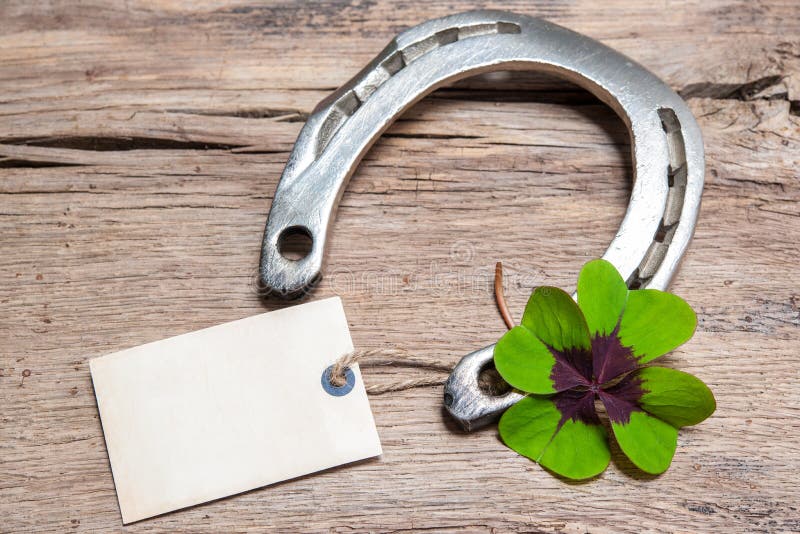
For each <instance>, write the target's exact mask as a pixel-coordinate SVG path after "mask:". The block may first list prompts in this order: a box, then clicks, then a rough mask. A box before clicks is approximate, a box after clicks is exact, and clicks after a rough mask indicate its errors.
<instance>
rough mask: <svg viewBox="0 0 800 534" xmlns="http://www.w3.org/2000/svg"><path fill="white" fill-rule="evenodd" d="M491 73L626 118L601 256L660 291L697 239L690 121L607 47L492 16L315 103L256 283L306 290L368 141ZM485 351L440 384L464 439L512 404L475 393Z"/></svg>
mask: <svg viewBox="0 0 800 534" xmlns="http://www.w3.org/2000/svg"><path fill="white" fill-rule="evenodd" d="M496 70H538V71H543V72H547V73H549V74H554V75H556V76H560V77H562V78H565V79H567V80H569V81H570V82H573V83H575V84H577V85H579V86H581V87H583V88H584V89H586V90H588V91H590V92H591V93H593V94H594V95H595V96H597V97H598V98H599V99H600V100H602V101H603V102H604V103H606V104H607V105H609V106H610V107H611V108H612V109H613V110H614V111H615V112H616V113H617V114H618V115H619V116H620V117H621V118H622V119H623V121H624V122H625V124H626V125H627V127H628V130H629V133H630V135H631V146H632V152H633V161H634V183H633V187H632V191H631V198H630V203H629V205H628V209H627V212H626V214H625V217H624V219H623V221H622V224H621V226H620V228H619V230H618V231H617V234H616V236H615V237H614V239H613V240H612V241H611V244H610V245H609V247H608V249H607V250H606V253H605V254H604V255H603V258H604V259H606V260H608V261H610V262H611V263H612V264H614V266H615V267H616V268H617V270H618V271H619V272H620V273H621V274H622V276H623V278H625V279H626V280H627V282H628V286H629V287H631V288H645V287H647V288H655V289H665V288H666V286H667V285H668V284H669V282H670V279H671V278H672V275H673V274H674V272H675V270H676V269H677V267H678V263H679V262H680V259H681V257H682V256H683V253H684V251H685V250H686V248H687V246H688V244H689V241H690V240H691V237H692V234H693V233H694V227H695V223H696V221H697V215H698V212H699V208H700V197H701V195H702V190H703V179H704V153H703V143H702V138H701V134H700V129H699V127H698V126H697V123H696V121H695V119H694V117H693V116H692V113H691V111H690V110H689V108H688V107H687V106H686V104H685V102H684V101H683V100H682V99H681V97H680V96H678V95H677V94H676V93H675V92H674V91H673V90H672V89H671V88H670V87H669V86H668V85H666V84H665V83H664V82H662V81H661V80H660V79H658V78H657V77H656V76H655V75H653V74H652V73H650V72H649V71H647V70H646V69H645V68H644V67H642V66H640V65H638V64H637V63H635V62H634V61H632V60H631V59H629V58H627V57H625V56H624V55H622V54H620V53H618V52H616V51H614V50H612V49H611V48H609V47H607V46H605V45H603V44H601V43H599V42H597V41H595V40H593V39H590V38H589V37H586V36H584V35H581V34H578V33H575V32H573V31H571V30H568V29H566V28H563V27H561V26H557V25H555V24H552V23H550V22H547V21H545V20H542V19H537V18H533V17H528V16H525V15H518V14H514V13H508V12H504V11H490V10H485V11H472V12H467V13H461V14H457V15H453V16H449V17H444V18H440V19H435V20H430V21H427V22H424V23H422V24H420V25H418V26H416V27H414V28H411V29H409V30H407V31H405V32H403V33H401V34H400V35H398V36H397V37H396V38H395V39H394V40H393V41H392V42H391V43H389V45H388V46H387V47H386V48H385V49H384V50H383V51H382V52H381V53H380V54H379V55H378V57H376V58H375V59H374V60H373V61H372V62H370V63H369V64H368V65H367V66H366V67H365V68H364V69H363V70H362V71H361V72H359V73H358V74H357V75H356V76H355V77H354V78H353V79H351V80H350V81H349V82H347V83H345V84H344V85H343V86H342V87H341V88H340V89H338V90H337V91H335V92H334V93H333V94H331V95H330V96H329V97H328V98H326V99H325V100H323V101H322V102H320V104H319V105H318V106H317V108H316V109H315V110H314V113H313V114H312V115H311V116H310V117H309V118H308V121H307V122H306V125H305V126H304V127H303V129H302V131H301V132H300V135H299V136H298V138H297V141H296V143H295V147H294V150H293V151H292V154H291V156H290V157H289V161H288V163H287V165H286V168H285V169H284V171H283V175H282V176H281V180H280V182H279V183H278V187H277V191H276V193H275V197H274V200H273V203H272V207H271V209H270V214H269V218H268V220H267V226H266V230H265V232H264V240H263V244H262V252H261V263H260V281H261V283H262V285H263V286H264V287H265V288H267V289H268V290H270V291H271V292H272V293H275V294H278V295H281V296H284V297H287V298H294V297H298V296H302V295H303V294H304V293H305V292H306V291H308V290H309V289H310V288H311V287H313V285H314V284H315V283H316V282H317V281H318V280H319V279H320V277H321V273H322V264H323V257H324V250H325V244H326V240H327V236H328V232H329V229H330V226H331V223H332V221H333V218H334V216H335V212H336V206H337V204H338V202H339V199H340V198H341V196H342V193H343V191H344V189H345V187H346V185H347V182H348V180H349V178H350V176H351V175H352V173H353V171H354V170H355V168H356V166H357V165H358V164H359V162H360V161H361V158H362V157H363V156H364V154H365V153H366V152H367V151H368V150H369V148H370V146H372V143H374V141H375V140H376V139H377V138H378V137H379V136H380V135H381V133H383V132H384V131H385V130H386V128H388V127H389V126H390V125H391V124H392V122H394V120H395V119H396V118H397V117H398V116H400V115H401V114H402V113H403V112H404V111H406V110H407V109H408V108H409V107H410V106H412V105H413V104H414V103H415V102H417V101H418V100H419V99H421V98H423V97H424V96H425V95H427V94H429V93H430V92H432V91H433V90H435V89H436V88H438V87H441V86H442V85H444V84H446V83H449V82H453V81H456V80H459V79H462V78H466V77H469V76H472V75H475V74H479V73H483V72H489V71H496ZM298 232H301V233H302V234H303V235H304V236H306V237H307V238H308V239H310V240H311V246H310V249H309V250H308V253H307V255H306V256H305V257H303V258H300V259H296V258H287V257H284V256H283V255H282V254H281V248H282V243H283V242H284V240H286V239H287V238H289V237H291V235H294V234H297V233H298ZM493 348H494V346H493V345H491V346H488V347H485V348H483V349H480V350H478V351H475V352H473V353H471V354H470V355H468V356H466V357H464V358H463V359H462V361H461V362H460V363H459V364H458V365H457V366H456V368H455V369H454V370H453V373H452V375H451V376H450V379H449V380H448V382H447V384H446V385H445V406H446V408H447V410H448V411H449V412H450V414H451V415H452V416H453V417H454V418H455V419H456V420H458V421H459V422H460V423H461V424H462V426H464V428H466V429H467V430H472V429H475V428H478V427H480V426H483V425H484V424H487V423H489V422H491V421H493V420H495V419H496V418H497V417H499V415H500V414H501V413H502V412H503V410H505V409H506V408H508V407H509V406H511V405H512V404H513V403H514V402H516V401H517V400H519V398H521V396H520V395H519V394H517V393H514V392H510V393H507V394H505V395H503V396H491V395H489V394H487V393H484V392H483V391H481V390H480V388H479V387H478V374H479V373H480V372H481V371H482V370H483V369H485V368H486V367H487V366H490V365H491V363H492V356H493Z"/></svg>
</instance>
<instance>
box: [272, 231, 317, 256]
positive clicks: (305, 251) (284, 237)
mask: <svg viewBox="0 0 800 534" xmlns="http://www.w3.org/2000/svg"><path fill="white" fill-rule="evenodd" d="M313 246H314V238H312V237H311V232H309V231H308V228H306V227H304V226H290V227H289V228H287V229H285V230H284V231H283V232H281V235H280V236H279V237H278V252H280V253H281V256H283V257H284V258H286V259H287V260H292V261H298V260H302V259H303V258H305V257H306V256H308V255H309V254H311V249H312V248H313Z"/></svg>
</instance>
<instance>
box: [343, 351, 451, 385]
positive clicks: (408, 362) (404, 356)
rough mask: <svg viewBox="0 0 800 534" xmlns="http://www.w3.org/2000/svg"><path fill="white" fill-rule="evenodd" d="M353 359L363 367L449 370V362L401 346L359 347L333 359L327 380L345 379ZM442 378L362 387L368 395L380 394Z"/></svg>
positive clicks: (430, 382)
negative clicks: (396, 347) (410, 351)
mask: <svg viewBox="0 0 800 534" xmlns="http://www.w3.org/2000/svg"><path fill="white" fill-rule="evenodd" d="M356 362H358V364H359V365H360V366H364V367H416V368H418V369H428V370H431V371H437V372H442V373H449V372H450V371H451V370H452V369H451V367H450V366H449V365H445V364H443V363H442V362H440V361H437V360H432V359H427V358H420V357H416V356H411V354H409V353H408V352H407V351H404V350H401V349H373V350H360V351H355V352H350V353H348V354H345V355H344V356H342V357H341V358H339V359H338V360H336V362H335V363H334V364H333V369H331V384H333V385H334V386H336V387H340V386H342V385H344V383H345V382H346V378H345V376H344V372H345V369H347V368H348V367H350V366H351V365H353V364H354V363H356ZM444 381H445V378H416V379H410V380H403V381H400V382H392V383H388V384H372V385H369V386H367V387H366V389H367V393H369V394H370V395H382V394H383V393H389V392H391V391H403V390H406V389H412V388H419V387H427V386H440V385H442V384H444Z"/></svg>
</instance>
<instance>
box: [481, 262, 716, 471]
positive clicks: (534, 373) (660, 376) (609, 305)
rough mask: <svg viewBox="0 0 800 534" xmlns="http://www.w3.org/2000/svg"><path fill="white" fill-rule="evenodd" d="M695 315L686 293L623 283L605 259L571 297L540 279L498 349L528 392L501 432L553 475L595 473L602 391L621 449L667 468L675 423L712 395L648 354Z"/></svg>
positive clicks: (501, 368) (708, 408)
mask: <svg viewBox="0 0 800 534" xmlns="http://www.w3.org/2000/svg"><path fill="white" fill-rule="evenodd" d="M696 325H697V318H696V316H695V314H694V312H693V311H692V309H691V308H690V307H689V305H688V304H687V303H686V302H685V301H683V299H681V298H680V297H677V296H675V295H672V294H670V293H666V292H663V291H658V290H655V289H638V290H628V287H627V286H626V285H625V281H624V280H623V279H622V277H621V276H620V274H619V273H618V272H617V270H616V268H615V267H614V266H613V265H612V264H611V263H609V262H607V261H605V260H594V261H590V262H589V263H587V264H586V265H585V266H584V267H583V269H582V270H581V273H580V275H579V277H578V302H577V303H576V302H575V301H574V300H573V299H572V298H571V297H570V295H569V294H567V293H566V292H564V291H562V290H561V289H558V288H555V287H539V288H537V289H536V290H535V291H534V292H533V294H532V295H531V297H530V300H528V304H527V306H526V307H525V313H524V314H523V316H522V324H521V325H520V326H516V327H514V328H512V329H511V330H509V331H508V332H507V333H506V334H505V335H504V336H503V337H502V338H501V339H500V341H498V343H497V346H496V347H495V350H494V362H495V367H496V368H497V371H498V372H499V373H500V375H502V377H503V378H504V379H505V380H506V381H507V382H508V383H509V384H511V386H512V387H514V388H516V389H518V390H520V391H522V392H525V393H527V394H528V395H527V396H525V397H524V398H523V399H522V400H520V401H519V402H518V403H517V404H515V405H513V406H512V407H511V408H509V409H508V410H506V412H505V413H504V414H503V416H502V418H501V419H500V423H499V431H500V437H501V438H502V440H503V442H505V444H506V445H508V446H509V447H510V448H512V449H514V450H515V451H517V452H518V453H519V454H521V455H523V456H527V457H528V458H530V459H531V460H534V461H535V462H537V463H539V464H540V465H542V466H544V467H546V468H547V469H549V470H551V471H553V472H555V473H557V474H559V475H562V476H565V477H568V478H571V479H586V478H591V477H593V476H595V475H598V474H600V473H601V472H603V471H604V470H605V468H606V467H607V466H608V463H609V460H610V458H611V453H610V449H609V445H608V437H607V433H606V428H605V426H604V425H603V424H602V422H601V420H600V417H599V416H598V414H597V411H596V409H595V402H596V400H597V399H599V400H600V401H601V402H602V404H603V406H604V407H605V412H606V414H607V416H608V420H609V422H610V425H611V429H612V431H613V433H614V436H615V438H616V441H617V443H618V444H619V446H620V448H621V449H622V451H623V452H624V453H625V455H627V456H628V458H630V460H631V461H632V462H633V463H634V464H635V465H636V466H637V467H639V468H640V469H642V470H643V471H645V472H647V473H651V474H659V473H663V472H664V471H666V469H667V468H668V467H669V465H670V463H671V461H672V457H673V455H674V454H675V447H676V445H677V438H678V429H679V428H680V427H683V426H687V425H695V424H697V423H699V422H701V421H703V420H704V419H706V418H707V417H708V416H709V415H711V414H712V413H713V412H714V410H715V408H716V403H715V401H714V396H713V395H712V393H711V391H710V390H709V389H708V387H707V386H706V385H705V384H703V382H701V381H700V380H699V379H697V378H695V377H694V376H692V375H690V374H687V373H684V372H681V371H677V370H675V369H668V368H665V367H649V366H648V367H645V366H644V364H646V363H648V362H651V361H652V360H654V359H656V358H658V357H659V356H662V355H664V354H666V353H667V352H670V351H671V350H673V349H675V348H676V347H678V346H680V345H681V344H683V343H684V342H686V341H687V340H688V339H689V338H690V337H692V334H693V333H694V330H695V327H696Z"/></svg>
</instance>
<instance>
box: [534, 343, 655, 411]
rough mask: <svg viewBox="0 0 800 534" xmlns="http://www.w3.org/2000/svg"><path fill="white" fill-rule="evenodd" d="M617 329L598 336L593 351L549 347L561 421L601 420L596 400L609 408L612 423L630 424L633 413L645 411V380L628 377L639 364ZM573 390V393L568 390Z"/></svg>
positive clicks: (552, 377) (593, 344) (552, 376)
mask: <svg viewBox="0 0 800 534" xmlns="http://www.w3.org/2000/svg"><path fill="white" fill-rule="evenodd" d="M618 330H619V327H617V328H615V329H614V331H613V332H612V333H611V335H608V336H601V335H595V336H593V337H592V340H591V350H586V349H583V348H570V349H564V350H561V351H559V350H556V349H554V348H553V347H550V346H548V345H546V344H545V346H547V348H548V349H549V350H550V353H551V354H552V355H553V358H555V360H556V363H555V365H553V370H552V372H551V373H550V379H551V380H552V381H553V384H554V385H555V389H556V390H557V391H559V392H561V393H560V394H559V395H558V396H557V399H556V406H557V407H558V410H559V411H560V412H561V422H560V424H561V425H563V423H564V422H565V421H566V420H568V419H572V420H573V421H583V422H584V423H590V422H591V423H594V422H595V421H597V420H598V418H597V413H596V411H595V407H594V399H595V398H599V399H600V400H601V401H602V402H603V404H604V405H605V407H606V412H607V413H608V417H609V419H610V420H611V422H614V423H627V422H628V421H629V420H630V416H631V412H633V411H636V410H641V408H639V405H638V400H639V399H640V398H641V397H642V395H644V393H645V390H643V389H642V388H641V381H637V380H636V377H635V376H632V375H630V374H629V375H628V376H624V377H623V378H622V379H621V380H618V379H619V378H620V377H622V376H623V375H625V374H626V373H630V372H631V371H634V370H636V369H637V368H638V367H639V366H638V364H637V363H636V358H635V357H634V356H633V351H632V350H631V348H630V347H625V346H623V345H622V342H621V341H620V339H619V337H617V332H618ZM568 392H572V394H571V395H565V393H568Z"/></svg>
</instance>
